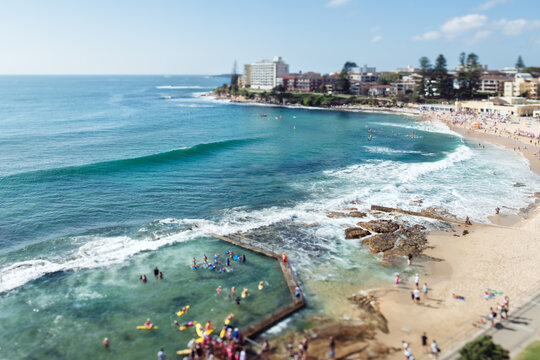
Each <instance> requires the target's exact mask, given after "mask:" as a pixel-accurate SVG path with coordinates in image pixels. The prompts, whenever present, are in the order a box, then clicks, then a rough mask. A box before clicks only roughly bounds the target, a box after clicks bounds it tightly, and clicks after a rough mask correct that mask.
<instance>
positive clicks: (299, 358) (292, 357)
mask: <svg viewBox="0 0 540 360" xmlns="http://www.w3.org/2000/svg"><path fill="white" fill-rule="evenodd" d="M308 345H309V339H308V338H307V336H304V338H303V339H302V340H301V341H300V343H299V344H298V346H296V347H295V346H294V344H289V345H288V348H289V360H306V359H307V358H308V357H307V356H308Z"/></svg>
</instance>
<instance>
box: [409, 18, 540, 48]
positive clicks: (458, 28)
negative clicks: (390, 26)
mask: <svg viewBox="0 0 540 360" xmlns="http://www.w3.org/2000/svg"><path fill="white" fill-rule="evenodd" d="M535 29H540V20H525V19H515V20H506V19H501V20H496V21H493V20H489V19H488V18H487V16H485V15H481V14H469V15H464V16H461V17H455V18H452V19H450V20H448V21H446V22H445V23H444V24H442V25H441V27H440V29H439V30H438V31H428V32H426V33H424V34H421V35H416V36H413V37H412V39H413V40H415V41H423V40H435V39H438V38H440V37H443V36H444V37H445V38H446V39H447V40H454V39H456V38H461V39H464V40H467V41H473V42H474V41H478V40H482V39H485V38H486V37H488V36H490V35H491V34H493V33H500V34H503V35H509V36H510V35H520V34H523V33H525V32H527V31H533V30H535Z"/></svg>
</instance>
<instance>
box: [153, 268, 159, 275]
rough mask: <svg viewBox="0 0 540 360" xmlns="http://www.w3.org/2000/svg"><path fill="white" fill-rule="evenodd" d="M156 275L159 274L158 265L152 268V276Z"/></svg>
mask: <svg viewBox="0 0 540 360" xmlns="http://www.w3.org/2000/svg"><path fill="white" fill-rule="evenodd" d="M158 275H159V269H158V267H157V266H156V267H155V268H154V276H158Z"/></svg>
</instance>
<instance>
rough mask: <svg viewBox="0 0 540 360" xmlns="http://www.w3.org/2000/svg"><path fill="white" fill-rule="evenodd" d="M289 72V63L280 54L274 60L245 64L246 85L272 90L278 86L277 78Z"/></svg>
mask: <svg viewBox="0 0 540 360" xmlns="http://www.w3.org/2000/svg"><path fill="white" fill-rule="evenodd" d="M288 74H289V65H288V64H286V63H285V62H284V61H283V59H282V58H281V57H280V56H275V57H274V59H273V60H272V61H270V60H261V61H258V62H254V63H251V64H247V65H245V66H244V86H245V87H250V88H252V89H264V90H270V89H273V88H274V87H276V85H277V78H278V77H280V76H285V75H288Z"/></svg>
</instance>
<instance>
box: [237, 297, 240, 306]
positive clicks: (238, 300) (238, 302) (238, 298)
mask: <svg viewBox="0 0 540 360" xmlns="http://www.w3.org/2000/svg"><path fill="white" fill-rule="evenodd" d="M236 305H240V296H237V297H236Z"/></svg>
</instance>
